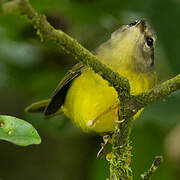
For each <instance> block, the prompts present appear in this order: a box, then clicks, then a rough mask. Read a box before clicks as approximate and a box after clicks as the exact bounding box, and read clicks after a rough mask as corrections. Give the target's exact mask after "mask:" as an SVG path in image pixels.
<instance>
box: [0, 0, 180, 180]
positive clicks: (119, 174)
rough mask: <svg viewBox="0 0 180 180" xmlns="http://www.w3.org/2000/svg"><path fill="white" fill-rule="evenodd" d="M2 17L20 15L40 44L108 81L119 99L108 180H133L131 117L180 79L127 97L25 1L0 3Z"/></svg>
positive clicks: (118, 81) (125, 86) (114, 76)
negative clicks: (54, 47)
mask: <svg viewBox="0 0 180 180" xmlns="http://www.w3.org/2000/svg"><path fill="white" fill-rule="evenodd" d="M0 12H1V13H5V14H6V13H19V14H21V15H26V16H27V18H28V19H29V20H30V22H31V24H32V25H33V27H34V28H35V29H36V30H37V34H38V35H39V36H40V38H41V40H44V41H53V42H54V43H55V44H56V45H57V46H58V47H60V49H61V50H62V51H65V52H66V53H67V54H71V55H72V56H73V57H74V58H75V59H76V60H78V61H82V62H83V63H84V64H85V65H87V66H89V67H91V68H92V69H93V70H94V71H95V72H96V73H98V74H99V75H101V76H102V77H103V78H104V79H105V80H107V81H108V82H109V84H110V86H113V87H114V88H115V89H116V91H117V93H118V95H119V98H120V99H121V101H120V102H121V104H120V111H119V119H120V120H124V121H123V122H122V123H120V124H119V125H118V126H117V128H116V130H115V132H114V135H113V148H112V158H111V161H110V173H111V175H110V179H111V180H127V179H128V180H130V179H132V173H131V169H130V167H129V165H130V159H131V153H130V146H129V135H130V132H131V128H132V116H133V115H134V114H135V113H136V112H137V111H138V110H139V109H141V108H142V107H144V106H146V105H148V104H150V103H152V102H154V101H157V100H158V99H161V98H163V97H165V96H167V95H169V94H171V93H172V92H174V91H176V90H178V89H180V75H178V76H176V77H175V78H172V79H171V80H168V81H166V82H164V83H162V84H160V85H158V86H156V87H155V88H154V89H152V90H150V91H148V92H146V93H143V94H140V95H137V96H132V95H130V86H129V82H128V80H127V79H126V78H124V77H122V76H120V75H119V74H118V73H116V72H113V71H112V70H111V69H110V68H108V67H107V66H106V65H104V64H102V63H101V62H100V61H99V60H98V58H97V57H96V56H94V55H93V54H92V53H91V52H89V51H88V50H87V49H86V48H84V47H83V46H82V45H81V44H79V43H78V42H77V41H76V40H75V39H73V38H72V37H70V36H69V35H67V34H66V33H64V32H63V31H61V30H56V29H55V28H53V27H52V26H51V25H50V24H49V22H48V21H47V19H46V17H45V16H44V15H42V14H39V13H37V12H36V11H35V10H34V9H33V8H32V6H31V4H30V3H29V1H28V0H13V1H10V2H7V3H2V2H1V3H0Z"/></svg>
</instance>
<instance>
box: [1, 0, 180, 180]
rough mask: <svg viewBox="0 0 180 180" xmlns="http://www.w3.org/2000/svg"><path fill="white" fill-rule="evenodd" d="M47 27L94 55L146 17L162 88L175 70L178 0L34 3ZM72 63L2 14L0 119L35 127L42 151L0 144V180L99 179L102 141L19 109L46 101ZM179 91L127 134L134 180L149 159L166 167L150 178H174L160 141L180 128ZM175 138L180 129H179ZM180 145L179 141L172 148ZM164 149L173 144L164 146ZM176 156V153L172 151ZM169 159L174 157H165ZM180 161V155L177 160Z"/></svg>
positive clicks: (19, 20)
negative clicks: (114, 36) (154, 42)
mask: <svg viewBox="0 0 180 180" xmlns="http://www.w3.org/2000/svg"><path fill="white" fill-rule="evenodd" d="M31 3H32V5H33V7H34V8H35V9H36V10H37V11H39V12H41V13H44V14H46V15H47V17H48V20H49V21H50V23H51V24H52V25H53V26H54V27H56V28H57V29H58V28H60V29H63V30H64V31H65V32H67V33H68V34H70V35H71V36H72V37H74V38H75V39H77V40H78V41H79V42H80V43H82V44H83V45H84V46H85V47H86V48H88V49H90V50H93V49H94V48H96V47H97V46H98V45H100V44H101V43H102V42H103V41H105V40H107V39H108V38H109V37H110V34H111V33H112V32H113V31H114V30H116V29H117V28H119V27H120V26H121V25H123V24H128V23H130V22H132V21H133V20H135V19H139V18H145V19H146V20H147V21H148V22H149V23H150V24H151V25H152V26H153V28H154V29H155V31H156V32H157V36H158V44H157V49H156V52H155V53H156V54H155V64H156V69H157V72H158V75H159V82H162V81H163V80H167V79H169V78H171V77H173V76H175V75H176V74H178V73H179V72H180V53H179V52H180V1H179V0H149V1H144V0H136V1H130V0H126V1H120V0H112V1H110V0H99V1H97V0H31ZM75 63H76V61H75V60H74V59H73V58H72V57H70V56H68V55H66V54H64V53H63V52H61V51H59V49H58V48H57V47H56V46H55V45H53V44H51V43H45V42H40V40H39V38H38V36H37V35H36V32H35V31H34V29H33V27H32V26H31V25H30V24H29V22H27V21H26V18H25V17H20V16H18V15H3V16H0V114H8V115H13V116H16V117H19V118H22V119H25V120H26V121H28V122H30V123H32V124H33V125H34V126H35V127H36V128H37V129H38V132H39V133H40V135H41V136H42V144H41V145H32V146H28V147H19V146H15V145H13V144H10V143H8V142H3V141H1V142H0V179H1V180H21V179H26V180H31V179H33V180H38V179H43V180H103V179H105V178H107V177H108V175H109V171H108V162H107V161H106V160H105V158H101V159H99V160H97V159H96V153H97V151H98V149H99V148H100V142H101V138H100V137H99V136H97V135H96V134H91V133H90V134H86V133H83V132H81V130H79V129H78V128H76V127H74V125H73V124H72V123H71V122H70V121H69V120H67V119H66V118H65V117H64V116H60V117H57V118H54V119H51V120H47V121H44V120H43V118H42V115H35V114H25V113H24V108H25V107H26V106H27V105H28V104H30V103H32V102H34V101H37V100H41V99H45V98H48V97H50V96H51V94H52V92H53V90H54V88H55V87H56V85H57V84H58V82H59V81H60V79H61V78H62V77H63V75H64V74H65V72H66V71H67V70H68V69H69V68H71V66H72V65H73V64H75ZM179 110H180V93H179V92H176V93H174V94H173V95H170V96H169V97H168V98H166V99H164V100H163V101H159V102H157V103H154V104H152V105H150V106H148V107H147V108H146V109H145V111H144V112H143V113H142V115H141V117H140V118H139V119H137V120H136V121H135V125H134V128H133V132H132V135H131V136H132V137H131V140H132V143H131V144H132V146H133V149H132V153H133V156H132V167H133V172H134V179H140V174H141V173H143V172H144V171H146V170H147V168H148V167H149V166H150V164H151V162H152V160H153V158H154V156H156V155H163V156H164V163H163V164H162V165H161V167H160V168H159V169H158V171H157V172H156V173H155V174H154V176H153V178H152V179H153V180H159V179H163V180H179V176H180V168H178V167H180V166H178V165H177V164H178V163H179V162H180V160H179V161H178V160H177V159H176V160H177V161H176V163H175V162H174V160H173V158H170V157H174V156H173V153H174V151H172V152H168V150H167V148H166V146H165V142H167V141H166V137H167V136H168V134H169V133H170V132H171V131H173V128H174V127H175V126H176V125H177V124H178V123H179V122H180V112H179ZM179 132H180V131H179ZM176 143H177V144H178V143H180V139H177V138H176V142H175V144H176ZM168 146H171V142H169V144H168ZM175 150H177V148H175ZM169 153H171V155H169ZM177 157H178V158H179V159H180V153H179V156H177Z"/></svg>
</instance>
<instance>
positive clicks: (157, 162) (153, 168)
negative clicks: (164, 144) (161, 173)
mask: <svg viewBox="0 0 180 180" xmlns="http://www.w3.org/2000/svg"><path fill="white" fill-rule="evenodd" d="M162 162H163V157H162V156H156V157H155V159H154V161H153V163H152V165H151V167H150V169H149V170H148V171H147V172H145V173H144V174H141V178H142V180H149V179H151V177H152V175H153V173H154V172H155V171H156V170H157V168H158V167H159V166H160V164H161V163H162Z"/></svg>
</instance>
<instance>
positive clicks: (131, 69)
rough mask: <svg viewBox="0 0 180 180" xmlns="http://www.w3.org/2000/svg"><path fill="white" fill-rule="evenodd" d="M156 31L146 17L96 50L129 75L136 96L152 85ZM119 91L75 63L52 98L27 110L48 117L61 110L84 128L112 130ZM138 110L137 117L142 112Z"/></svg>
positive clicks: (98, 54)
mask: <svg viewBox="0 0 180 180" xmlns="http://www.w3.org/2000/svg"><path fill="white" fill-rule="evenodd" d="M155 44H156V34H155V32H154V31H153V29H152V28H151V27H150V26H149V25H148V24H147V23H146V22H145V20H137V21H135V22H132V23H130V24H129V25H125V26H122V27H121V28H120V29H118V30H116V31H115V32H113V33H112V35H111V38H110V39H109V40H108V41H107V42H105V43H103V44H102V45H100V46H99V47H98V48H97V49H96V50H95V51H94V52H93V53H94V54H95V55H96V56H97V57H98V59H99V60H100V61H101V62H102V63H104V64H105V65H107V66H108V67H109V68H111V69H112V70H113V71H115V72H118V73H119V74H120V75H121V76H123V77H125V78H127V79H128V80H129V84H130V93H131V94H132V95H137V94H139V93H142V92H145V91H147V90H149V89H151V88H153V87H154V86H155V84H156V82H157V76H156V73H155V70H154V48H155ZM119 101H120V100H119V99H118V95H117V92H116V90H115V89H114V88H113V87H110V86H109V83H108V82H107V81H106V80H104V79H103V78H102V77H101V76H100V75H98V74H97V73H95V72H94V71H93V70H92V69H91V68H90V67H87V66H85V65H84V64H83V63H81V62H80V63H78V64H76V65H75V66H74V67H73V68H72V69H71V70H70V71H68V72H67V74H66V75H65V77H64V78H63V79H62V80H61V82H60V83H59V85H58V87H57V88H56V90H55V92H54V95H53V96H52V98H51V99H48V100H43V101H40V102H36V103H33V104H32V105H30V106H29V107H27V108H26V111H27V112H44V115H45V117H51V116H54V115H58V114H60V113H62V112H64V114H65V115H66V116H67V117H69V118H70V119H71V120H72V121H73V122H74V123H75V124H76V125H77V126H78V127H80V128H82V129H83V130H84V131H90V130H92V131H95V132H98V133H106V132H113V131H114V129H115V126H116V122H117V121H118V107H119ZM142 110H143V109H141V110H139V111H138V112H137V113H136V114H135V115H134V117H133V118H134V119H136V118H137V117H138V115H139V114H140V113H141V112H142Z"/></svg>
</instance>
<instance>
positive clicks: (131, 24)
mask: <svg viewBox="0 0 180 180" xmlns="http://www.w3.org/2000/svg"><path fill="white" fill-rule="evenodd" d="M136 24H137V21H134V22H132V23H130V24H129V26H130V27H131V26H135V25H136Z"/></svg>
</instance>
